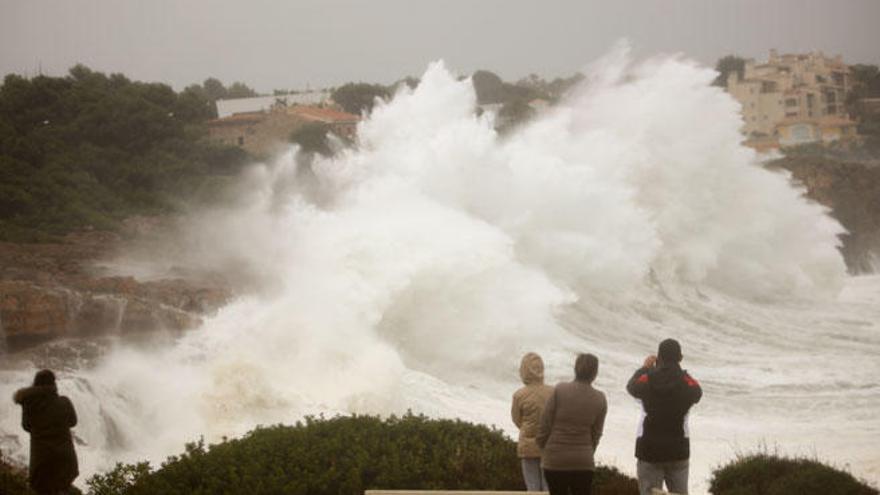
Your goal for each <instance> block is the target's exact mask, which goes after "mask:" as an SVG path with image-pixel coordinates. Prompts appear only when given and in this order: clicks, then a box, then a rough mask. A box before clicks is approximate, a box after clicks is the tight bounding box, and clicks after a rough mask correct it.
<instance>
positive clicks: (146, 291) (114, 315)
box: [0, 231, 231, 351]
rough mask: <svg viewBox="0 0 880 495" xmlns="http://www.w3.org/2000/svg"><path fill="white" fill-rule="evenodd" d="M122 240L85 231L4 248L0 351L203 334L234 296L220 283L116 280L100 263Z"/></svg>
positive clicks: (0, 282) (0, 270)
mask: <svg viewBox="0 0 880 495" xmlns="http://www.w3.org/2000/svg"><path fill="white" fill-rule="evenodd" d="M129 240H130V237H126V235H125V232H123V233H121V234H120V233H112V232H100V231H84V232H76V233H72V234H69V235H67V236H66V237H65V238H64V239H62V240H61V241H59V242H56V243H45V244H15V243H8V242H0V345H2V346H5V348H6V349H7V350H9V351H16V350H20V349H24V348H27V347H29V346H32V345H34V344H38V343H42V342H46V341H50V340H53V339H57V338H64V337H81V336H82V337H86V336H88V337H93V336H100V335H114V334H130V333H139V332H149V331H153V330H166V331H172V332H180V331H184V330H189V329H193V328H196V327H198V326H199V324H200V323H201V318H202V317H203V316H205V315H208V314H211V313H212V312H214V311H216V310H217V309H218V308H220V307H221V306H223V305H224V304H225V303H226V302H227V301H228V299H229V298H230V295H231V292H230V290H229V289H228V288H227V287H225V285H224V283H223V282H222V281H221V280H219V279H218V280H204V279H199V280H189V279H186V278H165V279H159V280H149V281H139V280H137V279H135V278H134V277H129V276H115V275H112V274H108V273H106V270H102V269H101V268H100V266H99V265H98V263H99V262H100V261H101V260H104V259H106V258H107V257H109V256H112V255H113V254H114V253H117V252H119V251H120V250H122V249H124V248H125V246H126V245H127V242H128V241H129Z"/></svg>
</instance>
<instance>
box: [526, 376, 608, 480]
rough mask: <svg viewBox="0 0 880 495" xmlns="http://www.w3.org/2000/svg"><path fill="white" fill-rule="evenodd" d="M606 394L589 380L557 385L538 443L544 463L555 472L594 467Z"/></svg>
mask: <svg viewBox="0 0 880 495" xmlns="http://www.w3.org/2000/svg"><path fill="white" fill-rule="evenodd" d="M607 412H608V402H607V401H606V400H605V394H604V393H602V392H600V391H598V390H596V389H594V388H593V386H592V385H590V384H589V383H587V382H581V381H573V382H567V383H560V384H559V385H556V388H555V389H554V390H553V394H552V395H551V396H550V400H548V401H547V406H546V407H545V408H544V414H543V416H542V417H541V427H540V430H539V432H538V436H537V442H538V445H539V446H541V448H542V449H543V457H542V459H541V466H542V467H543V468H544V469H550V470H554V471H580V470H593V469H595V468H596V464H595V462H594V460H593V453H594V452H595V451H596V447H597V446H598V445H599V439H600V438H601V437H602V430H603V428H604V427H605V414H606V413H607Z"/></svg>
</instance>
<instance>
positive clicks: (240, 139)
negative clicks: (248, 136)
mask: <svg viewBox="0 0 880 495" xmlns="http://www.w3.org/2000/svg"><path fill="white" fill-rule="evenodd" d="M238 145H239V146H244V136H239V137H238Z"/></svg>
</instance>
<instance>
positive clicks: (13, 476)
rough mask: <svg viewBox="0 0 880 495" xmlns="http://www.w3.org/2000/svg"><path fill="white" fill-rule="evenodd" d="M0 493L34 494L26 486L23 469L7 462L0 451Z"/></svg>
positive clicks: (11, 494)
mask: <svg viewBox="0 0 880 495" xmlns="http://www.w3.org/2000/svg"><path fill="white" fill-rule="evenodd" d="M0 494H3V495H34V492H32V491H31V489H30V488H29V487H28V481H27V475H26V473H25V471H24V470H23V469H19V468H17V467H15V466H13V465H12V464H11V463H9V462H8V461H7V460H6V459H5V458H4V457H3V453H2V452H0Z"/></svg>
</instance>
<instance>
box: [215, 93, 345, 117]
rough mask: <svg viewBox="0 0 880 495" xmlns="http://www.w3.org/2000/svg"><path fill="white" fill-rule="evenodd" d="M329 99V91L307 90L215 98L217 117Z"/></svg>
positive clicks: (323, 101)
mask: <svg viewBox="0 0 880 495" xmlns="http://www.w3.org/2000/svg"><path fill="white" fill-rule="evenodd" d="M329 100H330V92H329V91H308V92H304V93H289V94H286V95H276V96H254V97H252V98H233V99H229V100H217V102H216V106H217V118H220V119H222V118H224V117H229V116H232V115H235V114H239V113H251V112H268V111H269V110H271V109H272V108H273V107H275V106H279V105H280V106H285V107H290V106H294V105H311V106H316V105H322V104H325V103H327V102H328V101H329Z"/></svg>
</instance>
